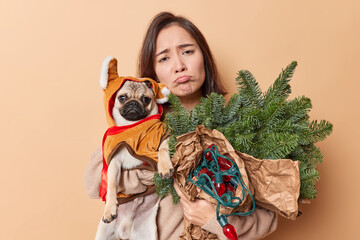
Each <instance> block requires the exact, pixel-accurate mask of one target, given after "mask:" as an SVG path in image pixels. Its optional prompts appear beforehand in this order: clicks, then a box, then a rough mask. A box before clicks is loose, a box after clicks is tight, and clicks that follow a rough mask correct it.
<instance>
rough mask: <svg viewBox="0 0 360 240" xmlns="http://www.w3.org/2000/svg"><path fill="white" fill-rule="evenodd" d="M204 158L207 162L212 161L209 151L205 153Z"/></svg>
mask: <svg viewBox="0 0 360 240" xmlns="http://www.w3.org/2000/svg"><path fill="white" fill-rule="evenodd" d="M205 158H206V159H207V160H209V161H212V160H213V159H212V156H211V152H210V151H208V152H206V154H205Z"/></svg>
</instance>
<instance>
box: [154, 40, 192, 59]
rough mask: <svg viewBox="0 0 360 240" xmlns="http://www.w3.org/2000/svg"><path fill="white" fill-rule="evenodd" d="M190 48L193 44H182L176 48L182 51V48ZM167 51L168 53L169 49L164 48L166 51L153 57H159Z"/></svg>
mask: <svg viewBox="0 0 360 240" xmlns="http://www.w3.org/2000/svg"><path fill="white" fill-rule="evenodd" d="M192 46H195V44H193V43H184V44H180V45H179V46H178V48H180V49H182V48H186V47H192ZM168 51H169V49H168V48H166V49H164V50H162V51H161V52H158V53H156V54H155V57H157V56H159V55H161V54H163V53H167V52H168Z"/></svg>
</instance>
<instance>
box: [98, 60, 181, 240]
mask: <svg viewBox="0 0 360 240" xmlns="http://www.w3.org/2000/svg"><path fill="white" fill-rule="evenodd" d="M100 86H101V87H102V89H103V90H104V107H105V113H106V118H107V122H108V127H109V128H108V130H107V131H106V133H105V134H104V138H103V151H102V152H103V170H102V172H101V186H100V192H99V196H100V197H101V198H102V199H103V200H104V201H106V203H105V209H104V213H103V216H102V218H101V220H100V223H99V226H98V230H97V233H96V237H95V239H96V240H113V239H116V240H117V239H134V240H137V239H151V240H155V239H157V226H156V214H157V208H158V204H159V198H158V197H157V195H156V193H155V192H153V191H152V190H153V188H152V187H150V186H148V185H149V184H150V185H151V183H152V178H151V175H152V174H151V171H156V170H157V171H158V173H159V175H160V176H161V177H163V178H168V177H170V176H171V175H172V173H173V171H174V170H173V166H172V162H171V159H170V154H169V148H168V139H167V138H166V136H167V133H166V129H165V128H164V123H162V122H161V121H160V115H161V114H162V109H160V108H161V107H160V105H158V104H163V103H165V102H167V100H168V96H169V94H170V91H169V90H168V89H167V88H166V86H164V85H162V84H161V83H157V82H156V81H154V80H153V79H150V78H135V77H119V75H118V72H117V60H116V59H115V58H113V57H111V56H109V57H107V58H105V60H104V62H103V66H102V69H101V76H100ZM124 129H125V130H124ZM140 165H143V166H140ZM134 168H138V170H139V169H144V170H149V171H145V172H142V171H140V173H138V172H139V171H138V170H134V171H133V170H132V169H134ZM122 170H129V171H128V172H127V175H126V176H129V175H130V174H131V173H135V172H136V174H141V173H142V174H146V176H144V175H143V176H141V178H142V177H144V178H143V179H137V180H138V182H139V184H135V186H136V187H135V188H134V189H133V185H132V184H131V183H132V182H130V183H128V185H127V184H126V183H123V182H120V181H123V179H127V180H126V181H131V180H128V179H131V178H125V175H124V178H122V174H123V173H122ZM136 174H134V175H132V176H133V177H135V178H136V177H137V175H136ZM142 181H144V182H142ZM127 186H128V188H127ZM120 188H121V189H120ZM149 189H150V191H148V190H149ZM118 192H121V193H122V194H120V195H121V196H119V195H118ZM130 193H131V194H132V195H131V196H130V197H129V196H128V195H126V196H125V197H124V198H123V197H122V196H123V194H130ZM118 197H120V198H118ZM118 199H121V200H120V201H121V204H119V202H118ZM124 199H125V200H124Z"/></svg>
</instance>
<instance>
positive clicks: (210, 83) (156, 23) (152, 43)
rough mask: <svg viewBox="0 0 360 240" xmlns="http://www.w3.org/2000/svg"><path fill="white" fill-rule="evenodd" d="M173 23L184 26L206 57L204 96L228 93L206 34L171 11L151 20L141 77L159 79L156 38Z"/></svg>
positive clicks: (145, 40)
mask: <svg viewBox="0 0 360 240" xmlns="http://www.w3.org/2000/svg"><path fill="white" fill-rule="evenodd" d="M171 24H177V25H179V26H180V27H182V28H184V29H185V30H186V31H187V32H188V33H189V34H190V35H191V36H192V37H193V38H194V39H195V41H196V43H197V44H198V45H199V47H200V49H201V52H202V54H203V57H204V68H205V82H204V84H203V86H202V87H201V90H202V94H203V96H207V95H209V94H210V93H212V92H215V93H219V94H223V95H224V94H226V91H225V89H224V87H223V85H222V84H221V82H220V77H219V74H218V71H217V68H216V65H215V61H214V59H213V57H212V54H211V51H210V48H209V45H208V44H207V42H206V40H205V37H204V35H203V34H202V33H201V32H200V30H199V29H198V28H197V27H196V26H195V25H194V24H193V23H192V22H191V21H189V20H188V19H186V18H184V17H181V16H175V15H174V14H172V13H170V12H161V13H159V14H158V15H156V16H155V17H154V18H153V20H152V21H151V23H150V26H149V28H148V30H147V32H146V35H145V38H144V41H143V45H142V48H141V51H140V56H139V61H138V75H139V76H140V77H149V78H152V79H157V78H156V73H155V66H154V56H155V48H156V38H157V36H158V34H159V32H160V31H161V30H162V29H163V28H165V27H167V26H169V25H171Z"/></svg>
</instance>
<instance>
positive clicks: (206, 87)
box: [85, 12, 277, 239]
mask: <svg viewBox="0 0 360 240" xmlns="http://www.w3.org/2000/svg"><path fill="white" fill-rule="evenodd" d="M138 75H139V76H142V77H150V78H153V79H156V80H157V81H159V82H161V83H163V84H165V85H166V86H167V87H168V88H169V89H170V90H171V92H172V93H173V94H175V95H176V96H178V97H179V98H180V100H181V102H182V104H183V105H184V106H185V107H186V108H187V109H192V108H193V107H194V106H195V105H197V104H198V103H200V97H206V96H207V95H208V94H210V93H211V92H216V93H220V94H224V93H225V90H224V88H223V86H222V85H221V83H220V81H219V76H218V73H217V69H216V66H215V63H214V60H213V58H212V54H211V51H210V49H209V47H208V45H207V43H206V40H205V38H204V36H203V35H202V34H201V32H200V31H199V30H198V29H197V27H196V26H195V25H194V24H193V23H191V22H190V21H189V20H187V19H185V18H183V17H178V16H175V15H173V14H171V13H168V12H162V13H160V14H158V15H157V16H155V18H154V19H153V21H152V22H151V24H150V26H149V29H148V31H147V33H146V36H145V38H144V42H143V46H142V49H141V53H140V58H139V63H138ZM100 162H101V150H100V149H98V151H97V152H95V154H94V155H93V157H92V160H91V162H90V164H89V166H88V169H87V171H86V176H85V178H86V179H87V180H89V179H90V178H91V177H90V176H94V172H97V171H101V169H100V167H99V165H100ZM98 175H99V176H100V172H99V174H98ZM98 185H99V179H95V180H93V181H92V182H89V181H88V182H87V186H86V187H87V191H88V193H89V195H91V196H96V194H97V193H98V189H97V186H98ZM175 187H176V188H177V186H175ZM177 192H178V194H179V195H180V197H182V194H181V191H179V190H178V189H177ZM180 202H181V205H173V204H172V200H171V197H169V196H168V197H166V198H164V199H162V200H161V201H160V204H159V210H158V215H157V225H158V235H159V239H178V237H179V235H180V234H181V233H182V231H183V217H184V216H185V217H186V218H187V219H188V220H189V222H191V223H193V224H195V225H198V226H201V227H202V228H203V229H205V230H207V231H209V232H212V233H215V234H217V235H218V237H219V238H220V239H226V237H225V236H224V235H223V233H222V228H221V227H220V225H219V223H218V222H217V220H216V211H215V208H214V206H213V205H211V204H210V203H209V202H207V201H206V200H200V199H198V200H196V201H194V202H190V201H188V200H186V198H185V197H182V198H181V200H180ZM228 221H229V223H230V224H232V225H233V226H234V227H235V229H236V231H237V234H238V236H239V238H241V239H257V238H261V237H263V236H265V235H266V234H269V233H270V232H272V231H274V230H275V229H276V224H277V216H276V214H275V213H273V212H271V211H267V210H264V209H256V210H255V211H254V213H253V214H252V215H250V216H246V217H239V216H231V217H229V218H228Z"/></svg>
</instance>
